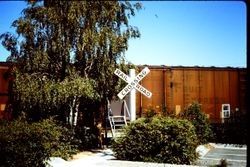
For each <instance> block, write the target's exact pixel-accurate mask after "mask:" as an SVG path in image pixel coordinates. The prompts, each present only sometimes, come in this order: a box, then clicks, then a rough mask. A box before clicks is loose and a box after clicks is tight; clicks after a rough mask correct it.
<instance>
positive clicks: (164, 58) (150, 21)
mask: <svg viewBox="0 0 250 167" xmlns="http://www.w3.org/2000/svg"><path fill="white" fill-rule="evenodd" d="M142 3H143V9H142V10H140V11H139V12H136V16H135V17H132V18H131V19H130V23H131V24H132V25H134V26H137V27H138V28H139V30H140V32H141V38H140V39H131V40H130V41H129V48H128V51H127V52H125V56H126V59H127V60H128V61H130V62H132V63H134V64H136V65H139V64H141V65H144V64H147V65H170V66H176V65H182V66H216V67H226V66H231V67H246V5H245V4H244V3H243V2H241V1H142ZM24 7H25V2H23V1H0V34H1V33H4V32H6V31H11V32H14V29H11V28H10V26H11V23H12V22H13V21H14V20H15V19H16V18H18V17H19V16H20V14H21V11H22V9H23V8H24ZM8 55H9V53H8V52H7V51H6V50H5V49H4V48H3V46H2V45H0V61H5V60H6V57H7V56H8Z"/></svg>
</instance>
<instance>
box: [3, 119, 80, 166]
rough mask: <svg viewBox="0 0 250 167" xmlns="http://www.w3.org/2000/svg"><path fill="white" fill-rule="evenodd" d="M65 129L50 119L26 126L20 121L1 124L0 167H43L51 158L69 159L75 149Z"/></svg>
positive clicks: (25, 123) (26, 124)
mask: <svg viewBox="0 0 250 167" xmlns="http://www.w3.org/2000/svg"><path fill="white" fill-rule="evenodd" d="M66 133H68V131H67V129H65V128H63V127H61V126H58V125H57V124H56V123H55V122H54V121H53V120H52V119H48V120H44V121H41V122H38V123H32V124H29V123H27V122H24V121H22V120H15V121H13V122H3V121H2V122H1V123H0V157H1V159H2V160H1V165H0V166H1V167H4V166H8V167H27V166H33V167H42V166H45V162H46V160H48V159H49V157H51V156H61V157H64V158H67V157H69V156H70V155H71V154H72V153H74V152H75V150H76V148H74V147H73V146H72V145H70V144H69V142H70V141H69V139H68V138H66V136H67V135H66Z"/></svg>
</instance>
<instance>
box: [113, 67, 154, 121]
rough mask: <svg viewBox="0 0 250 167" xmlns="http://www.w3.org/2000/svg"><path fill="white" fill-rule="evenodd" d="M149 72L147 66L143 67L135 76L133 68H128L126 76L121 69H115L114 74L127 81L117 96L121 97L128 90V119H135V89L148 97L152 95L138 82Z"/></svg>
mask: <svg viewBox="0 0 250 167" xmlns="http://www.w3.org/2000/svg"><path fill="white" fill-rule="evenodd" d="M149 72H150V70H149V69H148V67H145V68H144V69H143V70H142V71H141V72H140V73H139V74H138V75H136V76H135V70H134V69H130V70H129V75H130V76H127V75H126V74H124V73H123V72H122V71H121V70H119V69H116V70H115V72H114V73H115V75H117V76H118V77H119V78H121V79H122V80H124V81H125V82H127V83H128V84H127V85H126V86H125V87H124V88H123V89H122V90H121V91H120V92H119V93H118V97H119V98H120V99H123V98H124V97H125V96H126V95H127V94H128V93H129V92H130V98H129V100H130V103H129V104H130V105H129V106H130V108H129V109H130V113H131V114H130V115H131V116H130V119H131V121H133V120H135V119H136V111H135V110H136V96H135V89H136V90H138V91H139V92H141V93H142V94H143V95H145V96H146V97H148V98H150V97H151V96H152V93H151V92H150V91H149V90H147V89H146V88H144V87H143V86H141V85H140V84H139V82H140V81H141V80H142V79H143V78H144V77H145V76H146V75H147V74H148V73H149Z"/></svg>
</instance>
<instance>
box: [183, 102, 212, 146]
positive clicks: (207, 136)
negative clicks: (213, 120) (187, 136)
mask: <svg viewBox="0 0 250 167" xmlns="http://www.w3.org/2000/svg"><path fill="white" fill-rule="evenodd" d="M180 117H181V118H184V119H188V120H189V121H191V122H192V124H193V125H194V127H195V132H196V134H197V136H198V139H199V144H206V143H207V142H209V140H211V139H212V138H213V131H212V129H211V125H210V123H209V119H208V117H207V116H206V114H205V113H204V112H202V111H201V105H200V104H199V103H198V102H193V103H192V104H191V105H189V106H188V107H187V108H186V109H185V110H184V112H182V113H181V114H180Z"/></svg>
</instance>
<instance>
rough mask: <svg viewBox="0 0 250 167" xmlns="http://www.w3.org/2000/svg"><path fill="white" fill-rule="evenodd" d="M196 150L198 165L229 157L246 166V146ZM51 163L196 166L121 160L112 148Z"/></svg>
mask: <svg viewBox="0 0 250 167" xmlns="http://www.w3.org/2000/svg"><path fill="white" fill-rule="evenodd" d="M211 145H212V146H211ZM196 151H197V152H198V153H199V154H200V156H201V157H200V159H199V160H198V162H197V166H210V165H218V164H219V163H220V160H221V159H227V162H228V163H229V164H228V166H235V167H241V166H242V167H243V166H246V146H245V147H243V148H239V147H225V146H224V145H220V144H210V146H209V148H208V147H207V146H199V147H198V148H197V149H196ZM49 164H50V165H51V166H52V167H82V166H87V167H195V166H194V165H175V164H163V163H146V162H134V161H133V162H132V161H120V160H116V159H115V157H114V156H113V152H112V150H110V149H104V150H99V151H97V152H95V153H92V154H90V155H87V156H84V157H80V158H78V159H74V160H71V161H65V160H63V159H61V158H59V157H52V158H51V159H50V161H49ZM197 166H196V167H197Z"/></svg>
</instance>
